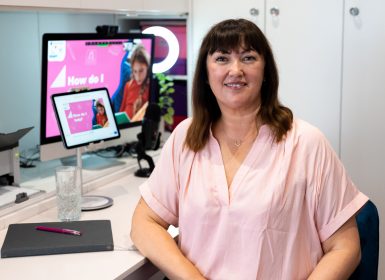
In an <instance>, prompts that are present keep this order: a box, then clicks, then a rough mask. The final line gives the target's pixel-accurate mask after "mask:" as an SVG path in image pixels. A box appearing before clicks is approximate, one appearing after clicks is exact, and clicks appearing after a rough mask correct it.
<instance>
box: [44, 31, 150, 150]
mask: <svg viewBox="0 0 385 280" xmlns="http://www.w3.org/2000/svg"><path fill="white" fill-rule="evenodd" d="M153 54H154V35H151V34H140V33H138V34H119V33H118V34H115V35H112V36H111V35H100V34H96V33H92V34H91V33H87V34H85V33H84V34H79V33H77V34H44V35H43V45H42V87H41V90H42V95H41V98H42V99H41V132H40V143H41V144H42V145H43V144H49V143H54V142H58V141H60V140H61V138H60V131H59V127H58V125H57V121H56V118H55V113H54V108H53V106H52V102H51V96H52V95H53V94H58V93H65V92H79V91H83V90H90V89H95V88H101V87H105V88H107V89H108V92H109V94H110V99H111V105H112V110H113V113H114V114H115V117H116V120H117V124H118V127H119V128H125V127H132V126H139V125H140V124H141V120H142V118H143V116H144V112H145V110H146V106H147V105H148V103H149V102H152V101H155V100H156V97H155V96H153V95H154V94H153V93H152V91H151V88H152V85H151V83H152V72H151V71H152V64H153Z"/></svg>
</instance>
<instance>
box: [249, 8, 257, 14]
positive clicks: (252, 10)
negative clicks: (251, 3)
mask: <svg viewBox="0 0 385 280" xmlns="http://www.w3.org/2000/svg"><path fill="white" fill-rule="evenodd" d="M250 15H252V16H258V15H259V10H258V9H256V8H251V9H250Z"/></svg>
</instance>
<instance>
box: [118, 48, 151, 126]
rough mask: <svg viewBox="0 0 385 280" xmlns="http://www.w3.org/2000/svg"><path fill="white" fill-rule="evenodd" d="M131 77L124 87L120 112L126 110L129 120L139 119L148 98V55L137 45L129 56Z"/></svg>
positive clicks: (141, 116)
mask: <svg viewBox="0 0 385 280" xmlns="http://www.w3.org/2000/svg"><path fill="white" fill-rule="evenodd" d="M130 63H131V68H132V79H131V80H130V81H128V82H127V83H126V85H125V87H124V93H123V100H122V103H121V105H120V110H119V111H120V112H126V113H127V116H128V117H129V118H130V120H131V121H137V120H141V119H142V118H143V115H144V112H145V108H146V106H147V104H148V98H149V84H150V79H149V68H150V57H149V55H148V53H147V51H146V49H145V48H144V47H143V45H137V46H136V47H135V49H134V50H133V51H132V54H131V57H130Z"/></svg>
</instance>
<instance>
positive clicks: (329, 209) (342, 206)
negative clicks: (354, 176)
mask: <svg viewBox="0 0 385 280" xmlns="http://www.w3.org/2000/svg"><path fill="white" fill-rule="evenodd" d="M318 136H319V138H318V140H317V141H316V145H315V147H313V149H314V150H313V151H315V156H314V158H313V159H314V168H315V173H314V175H315V176H316V178H315V180H314V181H315V185H316V186H315V187H316V189H315V195H316V197H315V201H316V206H315V219H316V223H317V227H318V232H319V236H320V240H321V242H323V241H325V240H326V239H328V238H329V237H330V236H331V235H332V234H333V233H334V232H336V231H337V230H338V229H339V228H340V227H341V226H342V225H343V224H344V223H345V222H347V221H348V220H349V219H350V218H351V217H352V216H354V215H355V214H356V212H357V211H358V210H359V209H360V208H361V207H362V206H363V205H364V204H365V203H366V202H367V201H368V197H366V196H365V195H364V194H363V193H361V192H360V191H359V190H358V189H357V187H356V186H355V185H354V184H353V182H352V181H351V179H350V178H349V177H348V174H347V172H346V170H345V168H344V166H343V164H342V162H341V161H340V159H339V158H338V156H337V155H336V153H335V152H334V150H333V149H332V147H331V146H330V144H329V143H328V141H327V140H326V138H325V137H324V136H323V135H322V134H321V133H319V135H318Z"/></svg>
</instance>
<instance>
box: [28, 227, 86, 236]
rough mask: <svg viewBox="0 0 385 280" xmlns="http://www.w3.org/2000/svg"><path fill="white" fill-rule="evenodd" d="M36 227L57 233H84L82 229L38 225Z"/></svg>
mask: <svg viewBox="0 0 385 280" xmlns="http://www.w3.org/2000/svg"><path fill="white" fill-rule="evenodd" d="M35 229H37V230H42V231H49V232H55V233H64V234H71V235H82V233H81V232H80V231H77V230H73V229H67V228H54V227H45V226H37V227H35Z"/></svg>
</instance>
